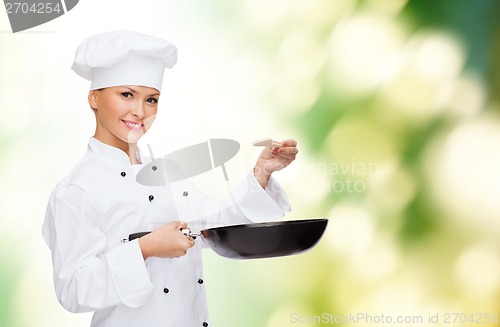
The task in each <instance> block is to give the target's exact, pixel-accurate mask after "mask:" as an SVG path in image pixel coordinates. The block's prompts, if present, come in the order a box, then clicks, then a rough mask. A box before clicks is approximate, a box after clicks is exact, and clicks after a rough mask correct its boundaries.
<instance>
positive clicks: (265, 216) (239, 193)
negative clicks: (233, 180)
mask: <svg viewBox="0 0 500 327" xmlns="http://www.w3.org/2000/svg"><path fill="white" fill-rule="evenodd" d="M175 192H176V193H181V192H180V190H178V191H175ZM191 192H194V193H195V194H196V195H195V197H196V198H197V201H196V202H197V203H199V205H198V206H196V207H186V206H185V205H183V203H182V201H181V202H178V203H177V206H178V208H179V209H180V212H185V214H183V215H181V217H182V218H183V219H186V220H188V224H189V227H190V228H191V229H192V230H194V231H198V230H201V229H206V228H211V227H218V226H227V225H234V224H245V223H259V222H267V221H274V220H277V219H279V218H281V217H283V216H284V215H285V214H286V213H287V212H289V211H290V204H289V201H288V199H287V197H286V195H285V193H284V191H283V189H282V188H281V186H280V185H279V184H278V183H277V182H276V181H275V180H274V179H273V178H272V177H271V179H270V180H269V182H268V185H267V187H266V189H265V190H264V189H263V188H262V187H261V186H260V184H259V183H258V182H257V180H256V179H255V176H254V175H253V174H252V173H250V174H248V175H247V176H246V177H245V178H244V179H243V180H242V181H241V182H240V183H239V184H238V185H237V187H235V189H234V190H233V192H232V193H231V194H230V196H228V197H227V198H226V199H225V200H222V201H221V200H217V199H214V198H213V197H211V196H207V195H206V194H202V193H201V192H199V191H197V190H196V189H195V188H192V189H191ZM191 192H190V193H191Z"/></svg>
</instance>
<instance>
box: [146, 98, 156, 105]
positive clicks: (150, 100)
mask: <svg viewBox="0 0 500 327" xmlns="http://www.w3.org/2000/svg"><path fill="white" fill-rule="evenodd" d="M146 101H147V102H148V103H151V104H156V103H158V99H155V98H148V99H147V100H146Z"/></svg>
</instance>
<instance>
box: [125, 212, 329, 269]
mask: <svg viewBox="0 0 500 327" xmlns="http://www.w3.org/2000/svg"><path fill="white" fill-rule="evenodd" d="M327 224H328V219H305V220H289V221H279V222H268V223H257V224H244V225H234V226H225V227H216V228H209V229H204V230H202V231H201V232H200V233H192V232H191V231H190V230H189V229H183V230H181V231H182V233H183V234H184V235H186V236H187V237H190V238H196V237H197V236H201V238H202V239H203V240H204V241H205V243H206V244H207V245H208V246H209V247H210V248H211V249H212V250H214V251H215V252H216V253H217V254H218V255H221V256H223V257H226V258H231V259H258V258H272V257H281V256H287V255H292V254H298V253H301V252H304V251H306V250H309V249H311V248H312V247H314V246H315V245H316V244H317V243H318V242H319V240H320V239H321V237H322V236H323V233H324V231H325V229H326V226H327ZM148 233H149V232H141V233H134V234H130V235H129V241H131V240H133V239H135V238H138V237H141V236H144V235H146V234H148Z"/></svg>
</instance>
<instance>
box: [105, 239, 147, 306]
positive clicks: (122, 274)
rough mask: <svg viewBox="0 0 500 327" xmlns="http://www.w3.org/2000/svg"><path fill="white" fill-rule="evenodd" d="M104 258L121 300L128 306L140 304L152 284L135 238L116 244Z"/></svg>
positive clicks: (144, 299) (142, 302) (144, 301)
mask: <svg viewBox="0 0 500 327" xmlns="http://www.w3.org/2000/svg"><path fill="white" fill-rule="evenodd" d="M105 260H106V263H107V266H108V269H109V272H110V275H111V278H112V280H113V283H114V286H115V289H116V293H117V295H118V297H119V299H120V300H121V302H122V303H123V304H124V305H126V306H127V307H130V308H137V307H140V306H142V305H143V304H144V303H146V301H147V300H148V299H149V297H150V296H151V293H152V291H153V284H152V283H151V281H150V279H149V274H148V270H147V268H146V264H145V262H144V259H143V257H142V252H141V248H140V247H139V241H138V240H137V239H135V240H133V241H130V242H128V243H125V244H121V245H120V246H117V247H116V248H115V249H113V250H111V251H110V252H108V253H107V254H106V255H105Z"/></svg>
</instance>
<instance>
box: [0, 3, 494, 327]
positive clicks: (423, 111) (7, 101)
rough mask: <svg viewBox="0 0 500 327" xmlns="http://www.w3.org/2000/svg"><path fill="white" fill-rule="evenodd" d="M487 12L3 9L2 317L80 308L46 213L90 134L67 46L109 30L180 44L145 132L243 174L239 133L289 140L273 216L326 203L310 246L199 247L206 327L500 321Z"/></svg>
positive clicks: (249, 158) (29, 317)
mask: <svg viewBox="0 0 500 327" xmlns="http://www.w3.org/2000/svg"><path fill="white" fill-rule="evenodd" d="M499 12H500V2H499V1H496V0H476V1H468V0H364V1H362V0H352V1H351V0H342V1H334V0H309V1H299V0H295V1H292V0H289V1H285V0H273V1H265V0H245V1H229V0H214V1H195V0H186V1H181V0H178V1H164V2H158V1H152V0H151V1H141V2H139V1H132V0H124V1H111V0H110V1H106V2H105V3H103V2H102V1H101V2H99V1H97V0H86V1H83V0H82V2H81V3H79V4H78V6H77V7H76V8H75V9H73V10H72V11H71V12H70V13H68V14H66V15H65V16H63V17H61V18H59V19H57V20H55V21H53V22H50V23H47V24H45V25H42V26H39V27H37V28H34V29H32V30H30V31H26V32H22V33H16V34H12V33H10V32H9V30H10V27H9V25H8V20H7V17H6V15H3V16H2V15H0V16H2V17H0V29H1V33H0V74H1V76H0V110H1V112H2V116H3V117H2V119H0V145H1V149H2V151H1V154H0V160H1V161H0V167H1V169H0V180H1V181H2V186H3V187H2V188H1V190H0V192H1V194H0V195H1V196H0V203H1V205H0V217H1V219H0V240H1V241H0V326H33V327H34V326H36V327H41V326H88V325H89V321H90V316H89V315H88V314H81V315H75V314H70V313H66V312H65V311H64V310H63V309H62V308H61V307H60V306H59V305H58V303H57V300H56V298H55V295H54V292H53V290H52V279H51V263H50V253H49V251H48V249H47V247H46V246H45V245H44V244H43V241H42V240H41V235H40V227H41V223H42V220H43V216H44V210H45V205H46V202H47V198H48V196H49V193H50V191H51V189H52V188H53V187H54V185H55V184H56V183H57V181H58V180H59V179H61V178H62V177H63V176H64V175H65V174H66V173H67V171H68V170H69V169H70V168H71V167H72V165H73V164H75V163H76V161H77V160H78V159H79V158H80V157H81V156H82V155H83V153H84V151H85V147H86V143H87V141H88V138H89V137H90V136H91V135H92V133H93V121H92V117H91V113H90V110H88V107H87V105H86V93H87V91H88V84H87V83H85V81H80V80H79V78H78V77H77V76H76V75H75V74H74V73H72V72H71V71H70V69H69V67H70V65H71V61H72V58H73V55H74V51H75V49H76V46H77V45H78V44H79V42H80V41H81V40H83V38H85V37H88V36H90V35H92V34H95V33H98V32H101V31H105V30H111V29H118V28H128V29H135V30H138V31H142V32H145V33H151V34H156V35H158V36H161V37H163V38H165V39H168V40H171V41H173V42H174V43H176V44H177V45H178V47H179V58H180V59H179V63H178V65H177V66H176V67H175V68H174V69H173V70H172V71H171V72H168V73H167V74H166V78H165V79H166V80H165V86H164V90H163V95H162V101H161V104H160V106H163V108H164V109H162V110H164V113H163V112H162V113H160V114H159V116H158V119H157V122H155V127H154V128H153V130H151V132H150V134H149V135H147V136H146V138H145V140H143V142H144V144H146V143H150V144H153V145H154V146H155V149H156V150H155V151H156V152H157V153H166V151H170V150H172V149H176V148H180V147H182V146H187V145H190V144H193V143H195V142H197V141H200V140H204V139H206V138H209V137H227V138H233V139H236V140H238V141H239V142H240V143H241V144H242V145H243V146H242V151H241V153H240V155H239V158H238V159H235V160H234V162H233V163H231V164H230V165H229V167H228V169H229V172H230V175H231V176H232V178H231V179H232V180H234V181H235V182H236V180H237V179H238V178H240V177H242V176H243V175H244V174H245V172H246V171H247V170H248V169H249V168H250V167H251V166H252V164H253V161H254V160H255V158H256V155H257V152H256V151H255V149H252V148H251V146H249V145H250V144H251V141H253V140H254V139H258V138H262V137H267V136H271V137H273V138H275V139H284V138H288V137H293V138H295V139H296V140H297V141H298V143H299V149H300V154H299V157H298V159H297V160H296V161H295V162H294V163H293V164H292V165H291V166H290V167H289V168H287V169H286V170H285V171H283V172H279V173H277V174H276V178H277V179H278V180H279V181H280V182H281V184H282V185H283V186H284V187H285V189H286V190H287V194H288V196H289V199H290V201H291V203H292V207H293V211H292V212H291V213H290V214H288V215H287V216H286V217H285V219H300V218H314V217H328V218H330V222H329V226H328V229H327V231H326V233H325V236H324V238H323V239H322V241H321V243H320V244H319V245H318V246H317V247H316V248H315V249H314V250H313V251H311V252H308V253H306V254H301V255H298V256H293V257H284V258H276V259H266V260H254V261H233V260H227V259H224V258H220V257H217V256H216V255H215V254H213V253H211V252H209V251H206V253H205V254H204V255H205V259H206V260H205V261H206V262H205V263H206V266H205V273H206V276H205V277H206V280H207V288H208V297H209V306H210V311H211V314H212V325H213V326H219V327H229V326H241V327H256V326H269V327H281V326H297V325H300V326H315V325H339V326H347V325H355V324H353V323H352V322H351V323H349V322H345V321H344V322H342V321H327V322H325V321H323V322H322V323H320V322H316V323H314V322H312V323H308V322H307V321H308V319H309V318H311V319H312V317H314V316H321V317H323V315H324V314H327V315H333V316H337V317H340V316H349V315H350V314H351V315H357V314H366V315H371V316H372V317H374V316H377V317H380V316H381V315H382V314H384V315H385V316H386V317H387V316H391V317H394V319H396V317H398V316H401V317H413V316H416V317H422V319H423V320H422V323H418V320H415V321H413V322H407V323H401V324H399V325H402V326H413V325H420V326H422V325H448V326H450V325H451V326H458V325H465V326H477V325H481V326H494V325H498V323H495V322H490V323H487V322H486V320H487V319H486V315H485V314H486V313H488V314H489V315H490V316H491V317H492V318H493V317H494V315H495V314H496V315H497V316H498V314H499V313H500V246H499V245H500V237H499V236H500V170H499V167H500V116H499V112H500V104H499V100H500V15H498V13H499ZM245 145H246V146H245ZM219 174H220V172H219ZM219 177H220V176H219ZM220 181H221V183H222V179H221V178H220ZM451 313H457V314H459V315H458V316H454V315H450V317H449V318H450V319H449V320H448V322H450V323H451V324H450V323H448V324H445V321H444V318H445V317H446V315H447V314H451ZM436 314H439V319H440V320H439V323H431V322H429V317H430V315H431V316H435V315H436ZM471 314H473V316H472V318H473V319H470V318H471ZM457 317H458V318H457ZM454 318H455V319H456V320H455V322H454V323H452V322H453V319H454ZM339 319H340V318H339ZM363 322H364V323H365V324H364V325H383V324H382V323H379V324H376V323H375V322H373V323H372V324H369V323H366V321H360V322H359V323H358V324H359V325H363ZM396 325H398V324H396Z"/></svg>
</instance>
